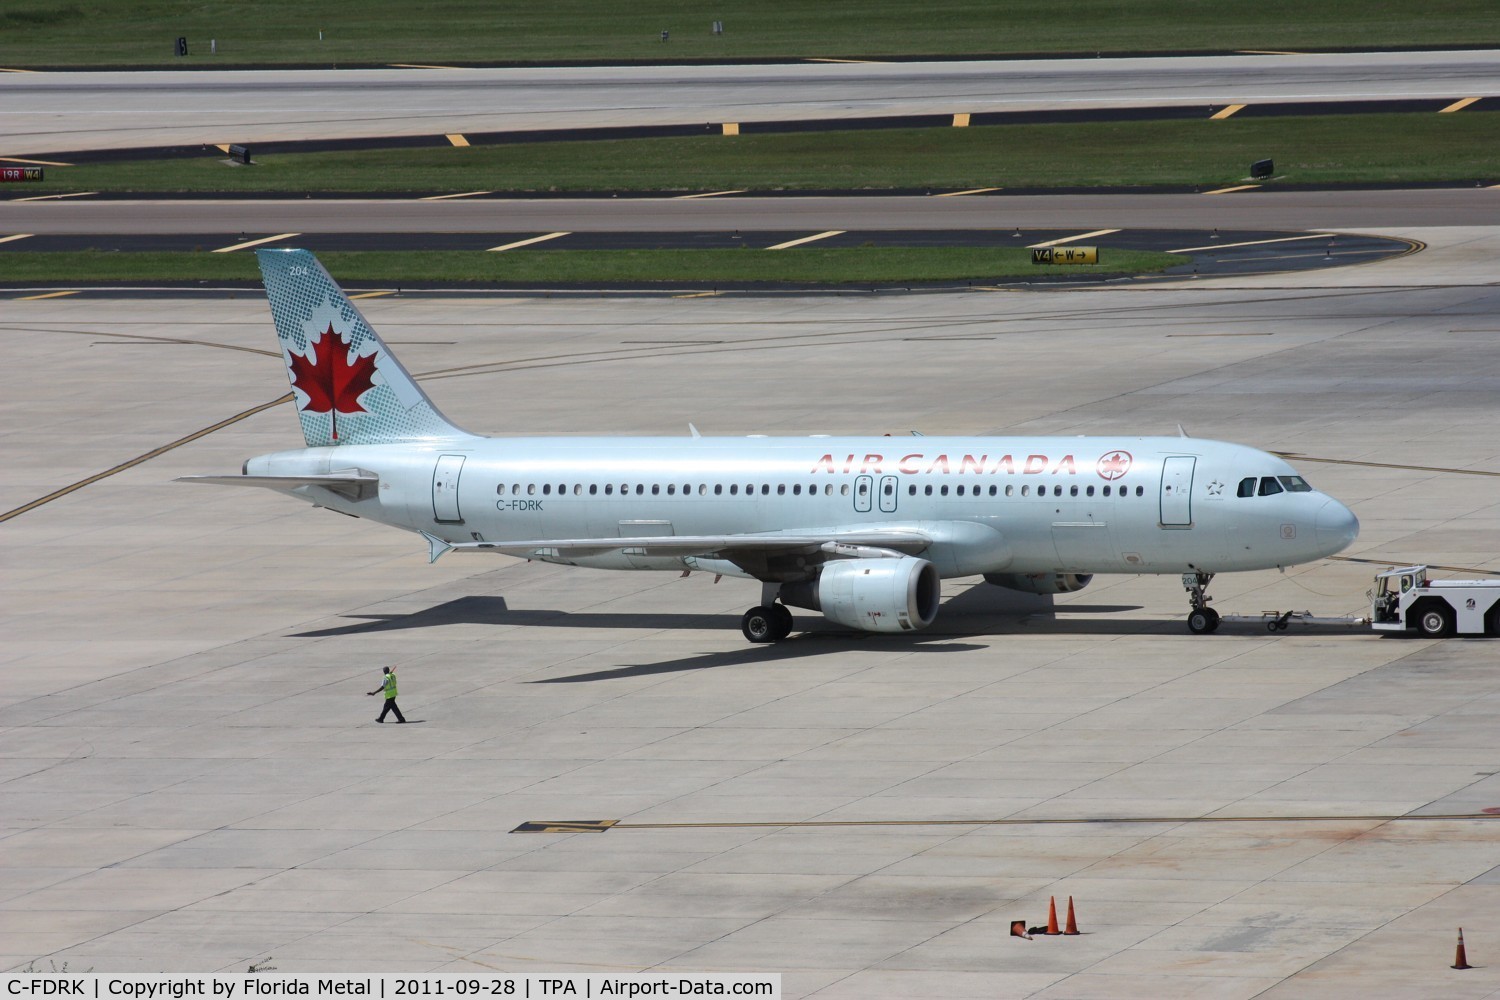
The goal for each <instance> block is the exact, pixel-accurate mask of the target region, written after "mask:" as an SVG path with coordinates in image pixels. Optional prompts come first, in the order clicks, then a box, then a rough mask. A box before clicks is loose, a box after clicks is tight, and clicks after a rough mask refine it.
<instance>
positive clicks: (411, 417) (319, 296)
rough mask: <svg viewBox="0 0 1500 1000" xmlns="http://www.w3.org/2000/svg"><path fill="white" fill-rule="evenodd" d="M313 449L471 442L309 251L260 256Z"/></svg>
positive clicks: (278, 333)
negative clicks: (451, 440)
mask: <svg viewBox="0 0 1500 1000" xmlns="http://www.w3.org/2000/svg"><path fill="white" fill-rule="evenodd" d="M255 256H256V258H257V259H258V260H259V261H260V273H261V277H262V278H263V279H264V281H265V286H266V298H267V299H268V300H269V301H270V304H271V316H272V318H273V319H274V320H275V321H276V336H277V338H278V339H279V340H280V341H281V354H282V357H283V358H284V359H285V360H286V368H287V377H288V378H289V379H290V380H291V383H292V392H293V395H294V396H295V397H296V404H297V417H298V419H300V420H301V422H302V436H303V437H304V438H305V439H306V441H307V446H308V447H309V448H319V447H326V446H329V445H349V444H388V443H392V442H398V441H425V440H433V439H444V438H459V437H470V436H471V435H469V434H468V433H467V432H466V431H463V430H460V429H459V428H457V427H455V426H454V425H453V424H452V423H450V422H449V421H448V419H447V418H446V417H444V416H443V415H442V413H440V412H439V411H438V408H437V407H436V406H433V405H432V400H430V399H428V398H427V394H426V393H425V392H423V391H422V389H421V387H420V386H418V385H417V382H416V380H415V379H413V378H412V377H411V374H410V373H409V372H408V371H407V370H406V369H405V368H403V367H402V366H401V362H399V361H397V360H396V357H395V355H393V354H392V353H391V352H390V349H389V348H387V347H386V345H385V344H384V342H382V341H381V339H380V337H379V335H378V334H376V333H375V330H374V328H372V327H371V326H370V324H369V323H368V322H367V321H366V320H365V318H364V316H363V315H361V314H360V311H359V310H358V309H357V308H355V306H354V304H353V303H352V302H350V301H349V296H347V295H345V294H344V290H343V289H342V288H340V287H339V286H338V283H337V282H336V281H334V280H333V278H331V277H330V276H329V274H328V272H327V271H325V270H324V269H323V265H322V264H320V263H319V262H318V258H317V257H315V256H313V254H312V253H311V252H310V251H307V250H280V249H277V250H257V251H256V253H255Z"/></svg>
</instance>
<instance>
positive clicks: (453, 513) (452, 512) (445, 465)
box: [432, 455, 464, 524]
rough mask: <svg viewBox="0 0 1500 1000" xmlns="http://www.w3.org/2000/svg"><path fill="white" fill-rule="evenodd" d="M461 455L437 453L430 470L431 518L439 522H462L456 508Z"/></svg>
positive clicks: (462, 460)
mask: <svg viewBox="0 0 1500 1000" xmlns="http://www.w3.org/2000/svg"><path fill="white" fill-rule="evenodd" d="M463 471H464V457H463V456H462V455H439V456H438V460H437V466H436V467H435V468H434V469H433V470H432V518H433V520H435V521H437V522H438V523H439V524H463V523H464V518H463V514H461V513H460V512H459V509H458V480H459V477H460V476H462V475H463Z"/></svg>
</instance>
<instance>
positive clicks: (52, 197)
mask: <svg viewBox="0 0 1500 1000" xmlns="http://www.w3.org/2000/svg"><path fill="white" fill-rule="evenodd" d="M98 193H99V192H98V191H70V192H69V193H67V194H34V195H32V196H31V197H30V198H15V199H13V200H14V201H56V200H57V199H59V198H87V197H88V196H89V195H91V194H98Z"/></svg>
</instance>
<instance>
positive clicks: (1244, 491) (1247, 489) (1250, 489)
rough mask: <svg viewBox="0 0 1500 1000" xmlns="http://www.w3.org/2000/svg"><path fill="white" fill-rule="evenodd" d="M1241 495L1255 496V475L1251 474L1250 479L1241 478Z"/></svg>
mask: <svg viewBox="0 0 1500 1000" xmlns="http://www.w3.org/2000/svg"><path fill="white" fill-rule="evenodd" d="M1239 495H1240V496H1242V497H1253V496H1255V477H1254V476H1251V477H1249V478H1248V479H1241V480H1240V492H1239Z"/></svg>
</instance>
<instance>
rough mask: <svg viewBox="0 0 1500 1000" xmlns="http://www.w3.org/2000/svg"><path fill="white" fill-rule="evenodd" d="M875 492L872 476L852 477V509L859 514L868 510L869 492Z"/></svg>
mask: <svg viewBox="0 0 1500 1000" xmlns="http://www.w3.org/2000/svg"><path fill="white" fill-rule="evenodd" d="M873 492H875V477H874V476H856V477H855V478H854V509H855V510H857V511H859V512H860V513H861V514H868V513H869V512H870V502H871V497H870V494H871V493H873Z"/></svg>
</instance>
